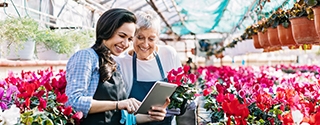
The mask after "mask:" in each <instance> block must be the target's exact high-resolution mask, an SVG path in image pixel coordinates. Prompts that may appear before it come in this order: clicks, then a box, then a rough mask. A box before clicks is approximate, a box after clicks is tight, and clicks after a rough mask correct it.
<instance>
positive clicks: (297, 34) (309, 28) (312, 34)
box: [290, 0, 320, 44]
mask: <svg viewBox="0 0 320 125" xmlns="http://www.w3.org/2000/svg"><path fill="white" fill-rule="evenodd" d="M290 22H291V24H292V34H293V38H294V40H295V41H296V42H297V43H298V44H315V43H319V42H320V40H319V37H318V34H317V33H316V29H315V25H314V21H313V11H312V8H311V7H310V6H307V4H306V3H305V2H304V1H303V0H301V1H299V2H297V3H295V4H294V7H293V8H292V9H291V10H290Z"/></svg>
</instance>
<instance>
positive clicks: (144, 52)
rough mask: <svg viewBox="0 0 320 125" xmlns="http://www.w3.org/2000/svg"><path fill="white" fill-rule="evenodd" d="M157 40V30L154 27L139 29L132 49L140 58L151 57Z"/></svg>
mask: <svg viewBox="0 0 320 125" xmlns="http://www.w3.org/2000/svg"><path fill="white" fill-rule="evenodd" d="M158 40H159V37H158V30H156V29H154V28H148V29H140V30H139V31H138V32H137V33H136V35H135V37H134V42H133V48H134V51H135V52H136V54H137V58H138V59H140V60H149V59H152V58H153V51H155V50H156V42H157V41H158Z"/></svg>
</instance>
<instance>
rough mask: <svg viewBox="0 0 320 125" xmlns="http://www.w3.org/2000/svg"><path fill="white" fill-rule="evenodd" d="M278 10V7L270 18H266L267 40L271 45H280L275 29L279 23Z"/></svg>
mask: <svg viewBox="0 0 320 125" xmlns="http://www.w3.org/2000/svg"><path fill="white" fill-rule="evenodd" d="M280 11H282V10H281V9H279V10H277V11H276V12H274V13H272V14H271V16H270V18H269V19H268V21H269V24H270V27H269V28H268V40H269V42H270V45H271V46H281V43H280V40H279V37H278V30H277V26H278V25H279V23H280V17H279V15H280Z"/></svg>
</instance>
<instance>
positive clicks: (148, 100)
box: [136, 81, 178, 114]
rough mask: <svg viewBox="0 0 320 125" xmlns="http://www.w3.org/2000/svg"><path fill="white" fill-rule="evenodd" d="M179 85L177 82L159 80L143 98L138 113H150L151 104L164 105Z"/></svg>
mask: <svg viewBox="0 0 320 125" xmlns="http://www.w3.org/2000/svg"><path fill="white" fill-rule="evenodd" d="M177 86H178V85H176V84H172V83H168V82H162V81H157V82H156V83H155V84H154V85H153V86H152V88H151V89H150V91H149V92H148V94H147V95H146V97H145V98H144V99H143V101H142V104H141V105H140V107H139V109H138V110H137V112H136V113H140V114H148V111H149V110H150V108H151V106H155V105H159V106H162V105H163V104H164V103H165V102H166V98H167V97H170V96H171V95H172V93H173V92H174V91H175V90H176V88H177Z"/></svg>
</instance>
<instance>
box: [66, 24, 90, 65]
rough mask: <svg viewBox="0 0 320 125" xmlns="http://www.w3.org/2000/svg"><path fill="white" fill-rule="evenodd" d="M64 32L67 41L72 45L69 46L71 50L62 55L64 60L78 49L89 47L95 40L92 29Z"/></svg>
mask: <svg viewBox="0 0 320 125" xmlns="http://www.w3.org/2000/svg"><path fill="white" fill-rule="evenodd" d="M65 34H66V35H67V37H68V38H69V43H71V44H72V45H73V46H72V48H70V50H71V51H69V52H68V53H65V54H64V55H63V57H62V59H64V60H66V59H68V58H69V56H70V55H72V54H73V53H75V52H76V51H78V50H80V49H85V48H89V47H91V45H93V44H94V42H95V39H94V30H84V29H77V30H69V31H65Z"/></svg>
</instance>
